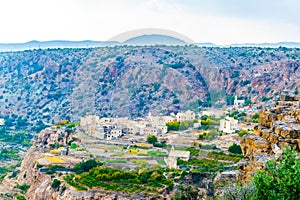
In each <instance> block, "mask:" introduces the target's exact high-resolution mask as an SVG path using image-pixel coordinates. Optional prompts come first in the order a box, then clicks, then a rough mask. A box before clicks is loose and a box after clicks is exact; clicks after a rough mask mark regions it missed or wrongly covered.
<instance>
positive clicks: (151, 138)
mask: <svg viewBox="0 0 300 200" xmlns="http://www.w3.org/2000/svg"><path fill="white" fill-rule="evenodd" d="M147 142H148V143H150V144H154V143H156V142H157V137H156V136H155V135H148V137H147Z"/></svg>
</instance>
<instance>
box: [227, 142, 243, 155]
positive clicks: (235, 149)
mask: <svg viewBox="0 0 300 200" xmlns="http://www.w3.org/2000/svg"><path fill="white" fill-rule="evenodd" d="M228 151H229V152H231V153H236V154H242V149H241V146H240V145H238V144H236V143H233V144H232V145H231V146H230V147H229V148H228Z"/></svg>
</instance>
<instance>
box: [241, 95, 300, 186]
mask: <svg viewBox="0 0 300 200" xmlns="http://www.w3.org/2000/svg"><path fill="white" fill-rule="evenodd" d="M280 98H281V101H278V102H276V103H274V104H272V105H270V106H269V107H268V108H265V109H263V110H261V111H259V124H258V125H257V126H255V127H254V132H253V133H251V134H248V135H244V136H243V137H242V138H241V141H240V144H241V148H242V151H243V154H244V156H245V160H243V161H241V162H240V163H239V168H240V174H239V179H240V180H242V181H248V180H249V179H250V178H251V177H252V176H253V175H254V173H255V171H256V170H261V169H263V168H264V166H265V163H266V162H267V161H268V160H270V159H279V158H280V156H281V154H282V151H283V149H284V148H285V147H286V146H287V145H288V146H290V147H292V148H295V149H296V150H297V151H298V152H299V151H300V96H291V95H286V94H284V95H281V96H280Z"/></svg>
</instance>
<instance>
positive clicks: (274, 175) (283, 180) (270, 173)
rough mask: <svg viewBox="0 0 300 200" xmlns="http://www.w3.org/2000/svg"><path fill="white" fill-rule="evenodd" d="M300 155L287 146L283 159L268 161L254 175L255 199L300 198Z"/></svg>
mask: <svg viewBox="0 0 300 200" xmlns="http://www.w3.org/2000/svg"><path fill="white" fill-rule="evenodd" d="M299 180H300V157H297V154H296V151H295V150H292V149H291V148H290V147H287V148H286V149H285V150H284V152H283V157H282V160H280V162H279V163H277V162H276V161H274V160H271V161H268V162H267V164H266V167H265V170H264V171H259V172H257V173H256V174H255V176H254V180H253V183H254V186H255V188H256V195H255V199H266V200H271V199H272V200H273V199H290V200H292V199H300V181H299Z"/></svg>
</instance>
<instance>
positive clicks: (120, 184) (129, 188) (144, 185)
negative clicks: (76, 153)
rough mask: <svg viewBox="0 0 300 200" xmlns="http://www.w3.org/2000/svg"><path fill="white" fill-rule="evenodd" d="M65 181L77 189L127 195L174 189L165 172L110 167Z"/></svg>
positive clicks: (69, 177)
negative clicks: (97, 189)
mask: <svg viewBox="0 0 300 200" xmlns="http://www.w3.org/2000/svg"><path fill="white" fill-rule="evenodd" d="M65 180H66V181H67V182H68V183H69V184H70V185H72V186H73V187H75V188H77V189H78V190H84V189H87V188H95V187H96V188H101V189H104V190H106V191H120V192H125V193H129V194H130V193H157V191H158V190H160V189H162V188H170V189H171V188H172V187H173V179H167V178H166V177H165V176H164V175H163V170H154V171H141V172H139V173H138V172H132V171H127V170H126V171H124V170H118V169H113V168H108V167H103V166H102V167H95V168H93V169H91V170H90V171H89V172H85V173H82V174H80V176H76V177H75V176H74V175H68V176H66V177H65Z"/></svg>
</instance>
